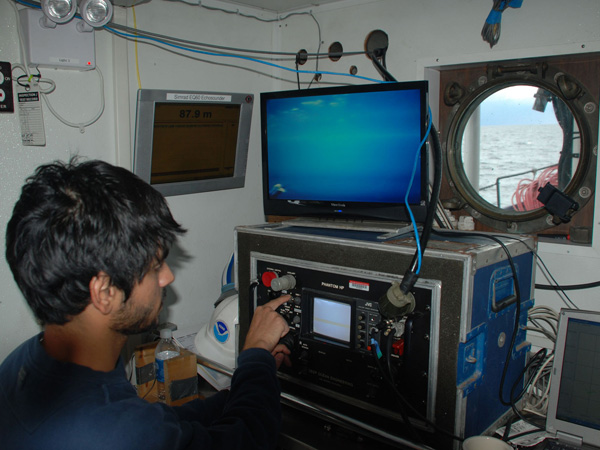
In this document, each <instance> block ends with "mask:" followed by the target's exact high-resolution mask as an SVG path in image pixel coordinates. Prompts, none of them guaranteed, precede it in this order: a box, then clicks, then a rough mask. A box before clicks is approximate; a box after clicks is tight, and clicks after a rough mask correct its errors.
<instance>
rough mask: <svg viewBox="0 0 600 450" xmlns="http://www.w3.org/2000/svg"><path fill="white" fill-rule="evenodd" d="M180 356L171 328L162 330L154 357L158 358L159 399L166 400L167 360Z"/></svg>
mask: <svg viewBox="0 0 600 450" xmlns="http://www.w3.org/2000/svg"><path fill="white" fill-rule="evenodd" d="M177 356H179V347H178V346H177V344H175V341H174V340H173V332H172V331H171V330H170V329H169V328H165V329H163V330H160V341H159V342H158V345H157V346H156V351H155V353H154V358H155V360H156V385H157V392H158V401H159V402H163V403H164V402H165V401H166V389H165V360H167V359H171V358H175V357H177Z"/></svg>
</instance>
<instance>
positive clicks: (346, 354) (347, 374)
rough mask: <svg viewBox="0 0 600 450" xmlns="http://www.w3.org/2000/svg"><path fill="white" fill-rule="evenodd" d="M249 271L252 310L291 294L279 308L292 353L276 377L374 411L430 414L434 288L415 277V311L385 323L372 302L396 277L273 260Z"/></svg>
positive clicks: (258, 260) (257, 262) (263, 259)
mask: <svg viewBox="0 0 600 450" xmlns="http://www.w3.org/2000/svg"><path fill="white" fill-rule="evenodd" d="M252 267H253V270H254V277H255V280H256V281H257V283H256V287H255V294H254V295H255V305H262V304H265V303H267V302H268V301H269V300H272V299H273V298H276V297H279V296H281V295H283V294H290V295H291V299H290V300H289V301H288V302H287V303H285V304H284V305H282V306H281V307H280V309H279V312H280V313H281V314H282V316H283V317H284V318H285V319H286V321H287V322H288V324H289V326H290V332H289V333H288V335H286V337H285V338H284V340H283V343H285V344H286V345H287V346H288V347H289V348H290V349H291V350H292V354H291V361H292V365H291V367H282V368H281V369H280V373H281V377H282V379H283V380H285V381H286V382H287V383H291V384H292V385H297V386H298V387H309V390H310V392H315V393H318V395H321V394H324V395H327V396H329V397H331V398H335V399H337V400H339V401H341V402H346V403H349V404H352V405H356V404H357V403H359V404H360V406H361V408H363V409H365V410H369V411H373V412H376V413H377V414H382V415H387V416H391V417H396V416H398V415H399V410H400V409H401V408H403V407H408V408H409V409H410V410H411V415H416V416H417V417H421V418H425V417H427V418H430V417H432V414H433V406H434V405H433V402H434V398H435V397H434V392H433V391H434V390H435V384H434V380H435V375H436V374H435V371H436V364H435V360H434V359H433V358H434V356H435V355H434V353H435V348H436V347H435V346H436V345H437V329H438V327H437V324H436V322H437V320H438V319H437V317H435V316H434V315H432V308H435V307H436V306H437V305H436V304H435V303H437V302H438V301H439V294H438V293H437V289H438V285H437V284H436V283H428V282H427V281H426V280H425V281H423V280H421V281H420V282H419V283H417V285H416V286H415V288H414V290H413V295H414V296H415V303H416V307H415V309H414V311H413V312H411V313H410V314H408V315H406V316H403V317H399V318H394V319H388V318H385V317H383V316H382V314H381V311H380V305H379V302H380V299H381V298H382V297H384V296H385V295H386V292H387V290H388V289H389V288H390V287H391V286H392V283H393V282H397V281H399V276H398V275H390V274H383V273H377V272H370V271H362V270H358V269H354V268H346V267H340V266H331V265H326V264H321V263H314V262H310V261H302V260H296V259H293V258H283V257H277V256H272V255H254V257H253V262H252ZM437 309H439V308H437ZM406 405H410V406H406Z"/></svg>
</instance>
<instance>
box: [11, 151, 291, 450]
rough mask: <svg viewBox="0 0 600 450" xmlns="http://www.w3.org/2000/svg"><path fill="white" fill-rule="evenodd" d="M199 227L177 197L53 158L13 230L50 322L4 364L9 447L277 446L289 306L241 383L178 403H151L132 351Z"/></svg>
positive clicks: (33, 303)
mask: <svg viewBox="0 0 600 450" xmlns="http://www.w3.org/2000/svg"><path fill="white" fill-rule="evenodd" d="M184 232H185V230H184V229H183V228H181V226H180V225H179V224H178V223H177V222H176V221H175V220H174V219H173V217H172V215H171V213H170V211H169V208H168V206H167V204H166V201H165V199H164V198H163V197H162V195H161V194H159V193H158V192H157V191H155V190H154V189H153V188H152V187H150V186H149V185H148V184H147V183H145V182H144V181H142V180H141V179H139V178H138V177H136V176H135V175H133V174H132V173H131V172H129V171H127V170H125V169H122V168H119V167H115V166H112V165H110V164H107V163H105V162H101V161H87V162H83V163H79V162H77V161H71V162H70V163H66V164H65V163H54V164H49V165H45V166H41V167H39V168H38V169H37V171H36V172H35V174H34V175H33V176H32V177H30V178H29V179H28V180H27V183H26V184H25V186H24V187H23V190H22V193H21V197H20V198H19V200H18V201H17V203H16V205H15V207H14V211H13V215H12V218H11V219H10V221H9V223H8V226H7V231H6V259H7V261H8V264H9V265H10V268H11V270H12V272H13V275H14V278H15V281H16V282H17V284H18V285H19V288H20V289H21V291H22V292H23V295H24V297H25V299H26V300H27V302H28V304H29V306H30V307H31V309H32V310H33V312H34V314H35V316H36V318H37V319H38V320H39V321H40V323H41V325H42V326H43V331H42V332H41V333H40V334H39V335H37V336H34V337H33V338H31V339H29V340H27V341H26V342H24V343H23V344H22V345H21V346H20V347H18V348H17V349H16V350H15V351H13V353H11V354H10V355H9V356H8V357H7V358H6V360H5V361H4V362H3V363H2V365H0V446H2V448H3V449H5V450H8V449H28V450H33V449H38V448H39V449H60V450H71V449H73V450H75V449H77V450H80V449H86V450H90V449H110V450H118V449H123V450H125V449H127V450H131V449H138V448H139V449H143V450H149V449H169V450H170V449H184V448H193V449H204V448H219V449H234V448H244V449H252V448H256V449H265V448H274V447H275V445H276V442H277V435H278V430H279V426H280V420H281V414H280V406H279V386H278V382H277V378H276V369H277V367H278V366H279V364H281V362H282V361H283V360H284V359H285V358H287V354H289V350H287V348H285V346H283V345H281V344H278V342H279V340H280V339H281V337H283V336H284V335H285V334H286V333H287V331H288V326H287V324H286V322H285V320H283V318H282V317H281V316H280V315H279V314H278V313H277V312H276V311H275V310H276V309H277V308H278V307H279V306H280V305H281V304H283V303H284V302H285V301H287V300H288V299H289V297H288V296H284V297H280V298H279V299H277V300H273V301H272V302H270V303H268V304H266V305H264V306H263V307H260V308H258V309H257V310H256V312H255V315H254V318H253V320H252V323H251V326H250V329H249V331H248V335H247V336H246V341H245V347H244V349H243V351H242V352H241V353H240V355H239V359H238V368H237V369H236V371H235V373H234V376H233V379H232V383H231V390H230V392H220V393H218V394H216V395H214V396H213V397H210V398H209V399H207V400H205V401H201V400H195V401H192V402H189V403H187V404H186V405H184V406H181V407H177V408H173V407H169V406H167V405H164V404H160V403H158V404H150V403H147V402H146V401H145V400H142V399H140V398H139V397H138V396H137V395H136V392H135V389H134V388H133V387H132V386H131V384H130V383H129V381H128V380H127V378H126V375H125V370H124V366H123V363H122V361H121V359H120V358H119V355H120V353H121V350H122V348H123V346H124V344H125V342H126V339H127V336H128V335H130V334H134V333H141V332H143V331H147V330H150V329H152V328H154V327H156V325H157V323H158V314H159V312H160V310H161V307H162V301H163V298H164V290H165V288H166V286H168V285H169V284H171V283H172V282H173V280H174V276H173V273H172V272H171V269H170V268H169V266H168V265H167V263H166V262H165V259H166V257H167V254H168V253H169V249H170V248H171V246H172V245H173V243H174V242H175V240H176V238H177V236H178V235H180V234H183V233H184Z"/></svg>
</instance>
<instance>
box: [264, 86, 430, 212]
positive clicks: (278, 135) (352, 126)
mask: <svg viewBox="0 0 600 450" xmlns="http://www.w3.org/2000/svg"><path fill="white" fill-rule="evenodd" d="M427 91H428V84H427V82H426V81H414V82H402V83H379V84H369V85H352V86H340V87H328V88H319V89H304V90H295V91H281V92H267V93H262V94H261V138H262V163H263V204H264V212H265V215H274V216H320V217H337V216H345V217H359V218H376V219H384V220H394V221H408V220H409V219H410V217H409V214H408V211H407V208H406V201H405V200H406V197H407V193H408V204H409V205H410V208H411V211H412V212H413V214H414V216H415V219H416V220H417V221H424V219H425V216H426V213H427V198H428V189H427V184H428V176H427V175H428V170H427V152H426V146H425V145H423V146H422V147H420V143H421V141H422V140H423V138H424V136H425V132H426V130H427V109H428V108H427ZM411 179H412V185H411V184H410V182H411Z"/></svg>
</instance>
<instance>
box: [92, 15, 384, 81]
mask: <svg viewBox="0 0 600 450" xmlns="http://www.w3.org/2000/svg"><path fill="white" fill-rule="evenodd" d="M103 28H104V29H105V30H107V31H109V32H111V33H114V34H116V35H117V36H121V37H126V38H130V39H147V40H149V41H154V42H158V43H159V44H162V45H166V46H169V47H173V48H176V49H179V50H183V51H187V52H192V53H200V54H202V55H207V56H220V57H226V58H238V59H245V60H247V61H253V62H256V63H259V64H264V65H267V66H271V67H275V68H277V69H281V70H287V71H288V72H294V73H305V74H320V75H340V76H346V77H352V78H357V79H361V80H366V81H371V82H374V83H387V82H386V81H381V80H376V79H374V78H368V77H362V76H360V75H352V74H350V73H341V72H327V71H321V70H319V71H316V70H298V69H290V68H289V67H285V66H281V65H279V64H275V63H271V62H268V61H263V60H260V59H257V58H251V57H249V56H242V55H228V54H223V53H214V52H207V51H204V50H197V49H193V48H189V47H184V46H181V45H175V44H170V43H168V42H164V41H161V40H160V39H156V38H152V37H148V36H139V35H134V34H128V33H123V32H121V31H117V30H115V29H114V28H110V27H109V26H107V25H105V26H104V27H103Z"/></svg>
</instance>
